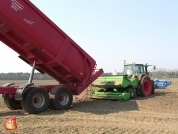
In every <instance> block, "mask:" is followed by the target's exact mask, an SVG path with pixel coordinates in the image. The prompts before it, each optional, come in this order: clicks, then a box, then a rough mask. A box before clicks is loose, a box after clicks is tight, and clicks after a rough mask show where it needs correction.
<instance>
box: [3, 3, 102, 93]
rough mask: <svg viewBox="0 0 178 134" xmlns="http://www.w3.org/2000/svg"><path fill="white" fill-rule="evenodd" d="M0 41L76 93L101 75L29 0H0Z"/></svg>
mask: <svg viewBox="0 0 178 134" xmlns="http://www.w3.org/2000/svg"><path fill="white" fill-rule="evenodd" d="M0 5H1V8H0V41H2V42H3V43H4V44H6V45H7V46H8V47H10V48H11V49H13V50H14V51H16V52H17V53H18V54H19V55H20V56H19V57H20V58H21V59H22V60H23V61H25V62H26V63H28V64H29V65H31V66H32V64H33V61H34V60H37V62H36V66H35V68H36V69H37V70H38V71H40V72H42V73H47V74H48V75H50V76H51V77H53V78H54V79H56V80H57V81H58V82H59V84H64V85H66V86H68V87H69V88H70V89H71V91H72V93H73V94H76V95H77V94H80V93H81V92H82V91H83V90H84V89H85V88H86V87H87V86H89V85H90V84H91V83H92V82H93V81H94V80H95V79H97V78H98V77H99V76H100V75H101V74H102V73H103V70H102V69H98V70H97V69H96V61H95V60H94V59H93V58H92V57H91V56H90V55H89V54H87V53H86V52H85V51H84V50H83V49H82V48H81V47H80V46H79V45H78V44H77V43H76V42H74V41H73V40H72V39H71V38H70V37H69V36H68V35H67V34H66V33H65V32H63V31H62V30H61V29H60V28H59V27H58V26H57V25H56V24H55V23H53V22H52V21H51V20H50V19H49V18H48V17H47V16H46V15H45V14H43V13H42V12H41V11H40V10H39V9H38V8H37V7H36V6H35V5H34V4H32V3H31V2H30V1H29V0H0Z"/></svg>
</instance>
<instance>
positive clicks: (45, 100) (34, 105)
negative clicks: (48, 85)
mask: <svg viewBox="0 0 178 134" xmlns="http://www.w3.org/2000/svg"><path fill="white" fill-rule="evenodd" d="M49 103H50V100H49V94H48V92H47V91H46V90H45V89H43V88H37V87H32V88H28V89H27V90H25V91H24V94H23V99H22V101H21V104H22V108H23V109H24V110H25V111H26V112H28V113H30V114H37V113H41V112H43V111H46V110H47V109H48V107H49Z"/></svg>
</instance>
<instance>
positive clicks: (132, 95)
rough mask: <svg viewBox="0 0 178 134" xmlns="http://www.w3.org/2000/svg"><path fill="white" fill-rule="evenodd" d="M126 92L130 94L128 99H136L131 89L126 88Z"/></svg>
mask: <svg viewBox="0 0 178 134" xmlns="http://www.w3.org/2000/svg"><path fill="white" fill-rule="evenodd" d="M127 92H128V93H130V99H133V98H136V93H135V92H134V89H133V88H128V89H127Z"/></svg>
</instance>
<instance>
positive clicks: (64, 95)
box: [50, 86, 73, 110]
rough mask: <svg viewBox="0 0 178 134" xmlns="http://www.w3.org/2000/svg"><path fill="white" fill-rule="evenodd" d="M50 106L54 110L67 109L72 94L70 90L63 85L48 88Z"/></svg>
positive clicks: (71, 99)
mask: <svg viewBox="0 0 178 134" xmlns="http://www.w3.org/2000/svg"><path fill="white" fill-rule="evenodd" d="M50 98H51V99H50V108H51V109H56V110H67V109H69V108H70V106H71V104H72V101H73V95H72V92H71V90H69V89H68V88H67V87H65V86H56V87H54V88H52V89H51V90H50Z"/></svg>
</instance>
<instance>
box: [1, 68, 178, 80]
mask: <svg viewBox="0 0 178 134" xmlns="http://www.w3.org/2000/svg"><path fill="white" fill-rule="evenodd" d="M149 74H150V76H151V77H152V78H178V70H172V71H167V70H165V69H159V70H157V71H150V72H149ZM108 75H112V72H109V73H103V74H102V76H108ZM29 76H30V73H22V72H20V73H0V80H28V79H29ZM33 79H34V80H52V79H53V78H52V77H50V76H49V75H47V74H41V73H34V76H33Z"/></svg>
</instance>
